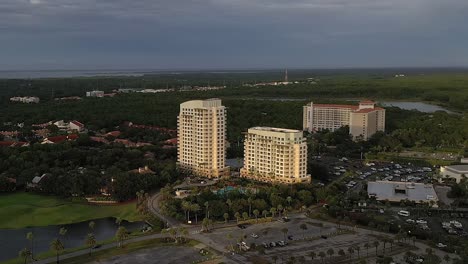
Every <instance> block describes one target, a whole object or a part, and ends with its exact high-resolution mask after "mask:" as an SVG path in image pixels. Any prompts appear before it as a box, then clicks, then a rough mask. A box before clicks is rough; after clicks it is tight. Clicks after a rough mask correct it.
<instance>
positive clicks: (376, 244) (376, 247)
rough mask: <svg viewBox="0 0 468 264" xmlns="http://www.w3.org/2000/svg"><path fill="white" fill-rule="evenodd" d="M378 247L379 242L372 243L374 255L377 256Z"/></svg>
mask: <svg viewBox="0 0 468 264" xmlns="http://www.w3.org/2000/svg"><path fill="white" fill-rule="evenodd" d="M379 245H380V243H379V241H377V240H376V241H374V247H375V255H377V250H378V249H379Z"/></svg>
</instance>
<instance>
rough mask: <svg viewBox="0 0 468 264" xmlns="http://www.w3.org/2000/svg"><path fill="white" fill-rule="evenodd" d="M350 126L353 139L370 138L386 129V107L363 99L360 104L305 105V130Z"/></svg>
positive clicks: (315, 130)
mask: <svg viewBox="0 0 468 264" xmlns="http://www.w3.org/2000/svg"><path fill="white" fill-rule="evenodd" d="M343 126H349V133H350V134H351V135H352V136H353V139H358V138H362V139H363V140H367V139H369V138H370V137H371V136H372V135H374V134H375V133H376V132H377V131H385V109H383V108H381V107H376V106H375V102H372V101H362V102H360V103H359V105H358V106H357V105H338V104H314V103H310V104H308V105H306V106H304V115H303V128H304V131H308V132H317V131H320V130H324V129H328V130H330V131H335V130H337V129H338V128H340V127H343Z"/></svg>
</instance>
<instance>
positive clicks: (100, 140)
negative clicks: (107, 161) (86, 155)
mask: <svg viewBox="0 0 468 264" xmlns="http://www.w3.org/2000/svg"><path fill="white" fill-rule="evenodd" d="M89 139H90V140H91V141H94V142H101V143H104V144H109V141H108V140H107V139H105V138H103V137H89Z"/></svg>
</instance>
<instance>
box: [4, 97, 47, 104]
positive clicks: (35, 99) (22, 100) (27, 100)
mask: <svg viewBox="0 0 468 264" xmlns="http://www.w3.org/2000/svg"><path fill="white" fill-rule="evenodd" d="M10 101H11V102H19V103H24V104H37V103H39V101H40V99H39V97H36V96H23V97H19V96H15V97H12V98H10Z"/></svg>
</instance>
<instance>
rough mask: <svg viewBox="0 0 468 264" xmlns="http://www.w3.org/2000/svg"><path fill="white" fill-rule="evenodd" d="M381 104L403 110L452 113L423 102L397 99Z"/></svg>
mask: <svg viewBox="0 0 468 264" xmlns="http://www.w3.org/2000/svg"><path fill="white" fill-rule="evenodd" d="M379 103H380V104H381V105H382V106H394V107H398V108H401V109H404V110H418V111H420V112H423V113H434V112H437V111H445V112H447V113H453V112H451V111H449V110H447V109H445V108H443V107H440V106H438V105H433V104H428V103H423V102H398V101H382V102H379Z"/></svg>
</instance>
